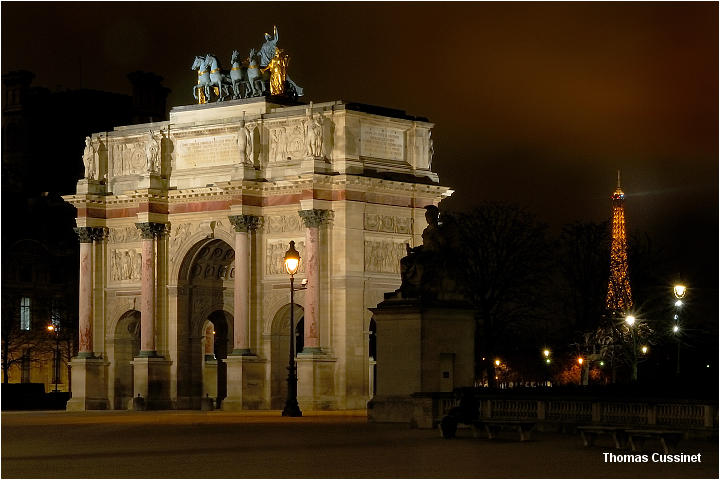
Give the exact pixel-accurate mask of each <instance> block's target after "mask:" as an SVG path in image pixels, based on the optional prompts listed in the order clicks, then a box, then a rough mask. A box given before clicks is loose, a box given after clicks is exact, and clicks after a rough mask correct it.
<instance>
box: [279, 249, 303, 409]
mask: <svg viewBox="0 0 720 480" xmlns="http://www.w3.org/2000/svg"><path fill="white" fill-rule="evenodd" d="M299 266H300V254H299V253H298V251H297V250H295V242H294V241H292V240H291V241H290V248H289V249H288V251H287V252H286V253H285V271H287V273H288V275H290V358H289V361H288V379H287V383H288V393H287V395H288V396H287V400H286V401H285V408H283V411H282V416H283V417H302V411H300V405H298V401H297V381H298V380H297V372H296V367H295V335H294V334H295V328H294V323H295V285H294V282H295V278H294V275H295V274H296V273H297V271H298V267H299Z"/></svg>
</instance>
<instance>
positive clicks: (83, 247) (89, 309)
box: [75, 227, 95, 358]
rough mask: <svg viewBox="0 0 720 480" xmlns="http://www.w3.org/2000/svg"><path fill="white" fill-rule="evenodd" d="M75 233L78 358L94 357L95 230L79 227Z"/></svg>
mask: <svg viewBox="0 0 720 480" xmlns="http://www.w3.org/2000/svg"><path fill="white" fill-rule="evenodd" d="M75 233H76V234H77V236H78V240H79V241H80V285H79V287H80V288H79V290H80V294H79V302H80V303H79V304H78V328H79V339H78V357H81V358H88V357H92V356H93V325H92V322H93V319H92V314H93V259H92V247H93V239H94V237H95V229H94V228H92V227H78V228H76V229H75Z"/></svg>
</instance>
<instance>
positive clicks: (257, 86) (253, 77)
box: [247, 48, 264, 97]
mask: <svg viewBox="0 0 720 480" xmlns="http://www.w3.org/2000/svg"><path fill="white" fill-rule="evenodd" d="M249 62H250V64H249V65H248V69H247V77H248V83H249V84H250V89H251V90H252V96H253V97H259V96H261V95H262V94H263V90H264V84H263V79H262V73H260V67H259V66H258V63H257V60H256V58H255V49H254V48H251V49H250V57H249Z"/></svg>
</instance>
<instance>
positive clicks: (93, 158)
mask: <svg viewBox="0 0 720 480" xmlns="http://www.w3.org/2000/svg"><path fill="white" fill-rule="evenodd" d="M83 165H85V178H87V179H88V180H96V179H97V173H98V172H97V152H96V150H95V147H94V146H93V144H92V140H91V139H90V137H85V151H84V152H83Z"/></svg>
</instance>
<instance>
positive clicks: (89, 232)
mask: <svg viewBox="0 0 720 480" xmlns="http://www.w3.org/2000/svg"><path fill="white" fill-rule="evenodd" d="M73 230H75V234H76V235H77V236H78V241H79V242H80V243H92V242H93V240H102V239H103V238H105V236H106V234H107V233H108V229H107V228H106V227H75V228H73Z"/></svg>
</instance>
